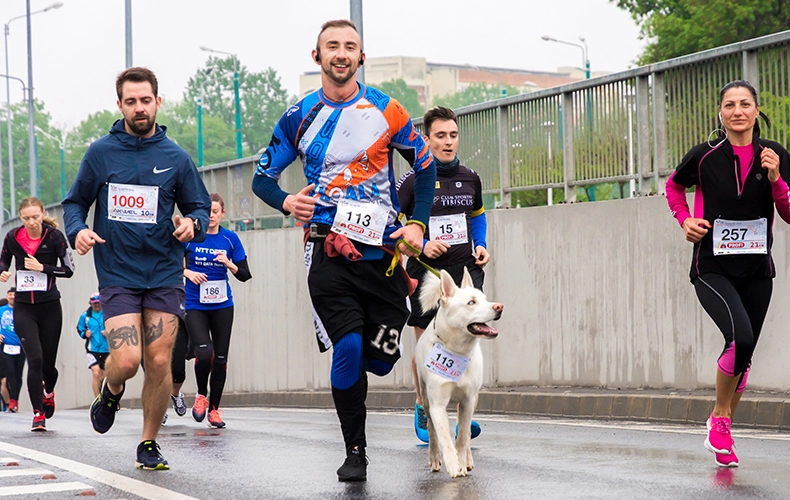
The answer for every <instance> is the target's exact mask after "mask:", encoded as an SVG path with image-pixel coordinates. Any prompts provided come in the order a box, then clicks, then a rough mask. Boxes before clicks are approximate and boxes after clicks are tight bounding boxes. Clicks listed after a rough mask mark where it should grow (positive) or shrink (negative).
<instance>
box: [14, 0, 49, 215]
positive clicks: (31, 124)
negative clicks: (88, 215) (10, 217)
mask: <svg viewBox="0 0 790 500" xmlns="http://www.w3.org/2000/svg"><path fill="white" fill-rule="evenodd" d="M61 7H63V2H55V3H53V4H51V5H48V6H47V7H44V8H43V9H40V10H37V11H34V12H30V0H28V2H27V13H26V14H25V15H24V16H17V17H12V18H11V19H9V20H8V21H6V23H5V27H4V28H5V29H4V32H5V74H6V97H7V100H6V102H7V103H8V118H9V119H8V144H9V148H8V151H9V152H8V168H9V169H11V178H10V182H11V208H12V209H13V208H14V206H15V205H16V200H15V198H16V195H15V193H14V191H15V186H14V154H13V148H12V147H10V146H11V145H12V144H13V142H12V137H11V93H10V90H9V81H8V79H9V78H11V77H9V76H8V75H9V71H8V34H9V32H10V31H9V26H8V25H9V24H11V21H14V20H16V19H22V18H26V19H27V24H28V30H27V32H28V85H27V87H28V89H29V92H28V99H27V100H28V132H29V133H30V172H31V174H34V173H35V168H36V157H35V154H36V153H35V138H34V135H35V132H34V131H33V130H34V129H33V127H34V126H35V116H34V113H35V109H34V105H33V89H32V88H31V87H32V86H33V67H32V59H31V57H32V55H31V52H30V46H31V38H30V16H32V15H35V14H40V13H41V12H46V11H48V10H52V9H59V8H61ZM23 86H24V82H23ZM30 182H31V193H33V194H35V192H34V191H33V189H32V188H33V187H34V186H35V184H34V183H35V176H34V175H31V181H30ZM0 187H1V186H0Z"/></svg>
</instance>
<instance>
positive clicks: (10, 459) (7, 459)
mask: <svg viewBox="0 0 790 500" xmlns="http://www.w3.org/2000/svg"><path fill="white" fill-rule="evenodd" d="M18 461H19V459H18V458H14V457H0V464H2V465H5V464H7V463H8V462H18Z"/></svg>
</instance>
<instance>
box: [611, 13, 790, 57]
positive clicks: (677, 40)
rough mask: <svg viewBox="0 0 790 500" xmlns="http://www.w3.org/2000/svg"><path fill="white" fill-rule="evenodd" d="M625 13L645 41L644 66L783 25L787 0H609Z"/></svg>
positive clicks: (789, 21)
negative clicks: (626, 12) (646, 41)
mask: <svg viewBox="0 0 790 500" xmlns="http://www.w3.org/2000/svg"><path fill="white" fill-rule="evenodd" d="M610 1H612V2H616V3H617V6H618V7H620V8H621V9H624V10H627V11H628V12H630V13H631V17H633V18H634V20H635V21H636V22H637V24H638V25H639V26H640V30H641V35H640V38H641V39H643V40H648V42H649V43H648V45H647V47H646V48H645V51H644V52H643V53H642V55H641V56H640V57H639V59H638V60H637V61H636V62H637V63H638V64H640V65H641V64H650V63H654V62H658V61H663V60H665V59H671V58H673V57H679V56H683V55H686V54H692V53H694V52H699V51H701V50H706V49H711V48H714V47H719V46H722V45H727V44H730V43H735V42H740V41H743V40H748V39H750V38H756V37H759V36H763V35H768V34H771V33H776V32H778V31H782V30H785V29H787V27H788V26H790V0H738V1H733V0H704V1H703V0H610Z"/></svg>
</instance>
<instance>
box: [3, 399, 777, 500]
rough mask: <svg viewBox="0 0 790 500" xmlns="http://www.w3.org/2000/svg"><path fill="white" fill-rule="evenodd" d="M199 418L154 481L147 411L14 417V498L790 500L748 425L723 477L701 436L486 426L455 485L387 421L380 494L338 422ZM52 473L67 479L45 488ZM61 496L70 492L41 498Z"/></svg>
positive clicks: (169, 435) (10, 450)
mask: <svg viewBox="0 0 790 500" xmlns="http://www.w3.org/2000/svg"><path fill="white" fill-rule="evenodd" d="M188 415H189V414H187V416H186V417H176V416H175V415H173V412H172V410H171V412H170V419H169V422H168V425H167V426H165V427H163V430H162V432H161V435H160V439H159V443H160V444H161V446H162V453H163V455H164V456H165V458H167V460H168V461H169V462H170V464H171V467H172V470H170V471H165V472H144V471H138V470H136V469H134V458H135V455H134V451H135V448H136V445H137V443H138V442H139V433H140V429H141V424H142V413H141V412H140V411H139V410H122V411H121V412H120V413H119V414H118V418H117V420H116V424H115V426H114V427H113V428H112V429H111V430H110V432H109V433H107V434H105V435H99V434H96V433H95V432H93V430H92V429H91V427H90V423H89V422H88V417H87V410H70V411H58V412H57V413H56V415H55V417H54V418H53V419H51V420H49V421H48V428H49V432H47V433H46V434H43V435H42V434H38V433H35V434H34V433H31V432H30V431H29V426H30V422H31V417H30V416H29V415H28V414H7V413H4V414H0V459H2V460H0V496H3V497H6V496H5V495H7V494H8V493H9V492H10V493H14V492H15V491H16V492H18V493H19V494H18V495H11V496H7V497H6V498H25V499H28V498H42V499H56V498H57V499H60V498H69V499H73V498H75V495H78V494H79V493H80V492H81V491H85V490H88V491H90V490H91V489H92V490H93V491H94V492H95V493H96V497H95V498H103V499H104V498H106V499H120V498H125V499H136V498H166V499H178V498H190V497H192V498H201V499H257V498H277V499H280V498H293V499H307V498H310V499H314V498H360V499H362V498H376V499H379V498H380V499H392V498H433V499H444V498H463V499H488V498H491V499H494V498H496V499H510V498H513V499H520V498H563V499H565V498H606V499H629V500H630V499H634V498H667V499H669V498H671V499H678V498H694V499H707V498H710V499H722V500H723V499H736V498H737V499H740V498H743V499H746V498H748V499H754V498H770V499H787V498H790V473H789V472H790V436H788V435H786V434H782V433H772V432H766V431H750V430H741V431H738V429H737V426H736V431H735V433H734V436H735V438H736V442H737V449H736V451H737V452H738V456H739V457H740V459H741V467H740V468H739V469H720V468H717V467H716V466H715V465H714V463H713V455H712V454H711V453H709V452H707V451H706V450H704V448H703V446H702V441H703V439H704V429H703V428H699V427H686V426H675V425H660V424H659V425H657V424H645V423H629V422H611V423H606V422H599V421H596V422H588V421H581V420H572V421H571V420H548V419H534V418H511V417H507V418H506V417H499V416H484V415H477V416H476V417H475V418H476V420H478V421H479V422H480V424H481V426H482V428H483V433H482V435H481V436H480V437H479V438H477V439H475V440H474V441H473V442H472V444H473V454H474V459H475V465H476V467H475V469H474V470H473V471H472V472H471V473H470V475H469V476H468V477H466V478H459V479H450V477H449V476H448V475H447V474H446V472H445V471H444V470H442V472H440V473H432V472H431V471H430V469H429V467H428V450H427V446H426V445H421V444H419V442H418V441H417V439H416V437H415V436H414V431H413V428H412V415H411V414H406V413H374V414H370V415H369V416H368V450H367V453H368V456H369V458H370V465H369V466H368V481H367V482H365V483H338V482H337V476H336V475H335V470H336V469H337V467H339V466H340V464H341V463H342V461H343V458H344V456H343V445H342V441H341V437H340V429H339V425H338V423H337V418H336V416H335V415H334V412H331V411H325V410H280V409H277V410H274V409H263V408H228V409H226V410H225V415H224V419H225V421H226V422H227V424H228V427H227V428H226V429H223V430H212V429H208V428H207V427H205V424H198V423H196V422H194V421H192V419H191V418H189V416H188ZM8 459H13V460H15V461H17V463H19V466H18V467H15V466H8V465H6V463H7V462H8ZM64 459H65V460H64ZM31 470H32V471H33V472H32V473H31V475H12V476H10V477H8V476H4V474H17V473H19V472H20V471H31ZM42 471H43V472H52V473H53V474H54V475H55V477H56V478H55V479H50V480H43V479H41V477H42V476H43V472H42ZM53 485H64V486H63V488H64V490H65V491H59V492H51V493H35V492H34V490H33V489H32V488H37V487H53ZM69 485H71V486H73V488H71V489H67V488H66V487H67V486H69ZM10 487H18V489H17V490H10V489H7V488H10ZM157 487H158V488H157ZM182 495H183V496H182Z"/></svg>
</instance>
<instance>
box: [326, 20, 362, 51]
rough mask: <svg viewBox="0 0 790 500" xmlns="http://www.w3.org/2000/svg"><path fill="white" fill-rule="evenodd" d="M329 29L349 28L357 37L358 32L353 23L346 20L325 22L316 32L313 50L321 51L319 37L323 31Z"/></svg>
mask: <svg viewBox="0 0 790 500" xmlns="http://www.w3.org/2000/svg"><path fill="white" fill-rule="evenodd" d="M329 28H351V29H352V30H354V31H356V32H357V35H358V34H359V30H357V26H356V24H354V22H353V21H349V20H348V19H334V20H332V21H327V22H325V23H324V24H322V25H321V31H319V32H318V36H317V37H316V39H315V50H318V51H320V50H321V44H320V43H319V41H320V40H321V35H323V34H324V31H326V30H328V29H329Z"/></svg>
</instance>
